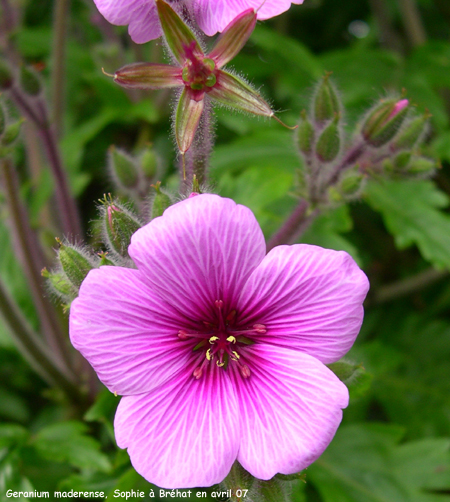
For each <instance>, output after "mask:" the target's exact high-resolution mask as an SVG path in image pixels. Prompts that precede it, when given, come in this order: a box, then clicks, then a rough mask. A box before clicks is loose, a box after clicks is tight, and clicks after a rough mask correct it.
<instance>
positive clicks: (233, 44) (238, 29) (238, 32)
mask: <svg viewBox="0 0 450 502" xmlns="http://www.w3.org/2000/svg"><path fill="white" fill-rule="evenodd" d="M255 26H256V12H255V10H254V9H247V10H246V11H244V12H242V14H240V15H239V16H237V17H236V18H235V19H233V21H231V23H230V24H229V25H228V26H227V27H226V28H225V30H224V31H223V33H222V34H221V35H220V36H219V38H218V39H217V42H216V44H215V45H214V47H213V49H212V51H211V53H210V54H209V55H208V57H210V58H211V59H213V60H214V61H215V62H216V64H217V66H218V67H219V68H221V67H222V66H224V65H226V64H227V63H228V62H229V61H231V60H232V59H233V58H234V57H235V56H236V55H237V54H238V53H239V52H240V51H241V49H242V47H244V45H245V43H246V42H247V40H248V39H249V38H250V35H251V34H252V32H253V30H254V29H255Z"/></svg>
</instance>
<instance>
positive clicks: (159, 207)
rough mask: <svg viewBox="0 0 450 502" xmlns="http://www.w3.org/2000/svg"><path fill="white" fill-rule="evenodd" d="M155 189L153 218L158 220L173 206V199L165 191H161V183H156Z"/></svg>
mask: <svg viewBox="0 0 450 502" xmlns="http://www.w3.org/2000/svg"><path fill="white" fill-rule="evenodd" d="M152 187H153V188H154V189H155V192H156V194H155V198H154V199H153V205H152V218H157V217H158V216H162V214H163V213H164V211H165V210H166V209H167V208H168V207H169V206H171V205H172V203H173V202H172V199H171V198H170V197H169V196H168V195H167V194H166V193H164V192H163V191H161V188H160V187H161V182H160V181H158V183H155V184H154V185H152Z"/></svg>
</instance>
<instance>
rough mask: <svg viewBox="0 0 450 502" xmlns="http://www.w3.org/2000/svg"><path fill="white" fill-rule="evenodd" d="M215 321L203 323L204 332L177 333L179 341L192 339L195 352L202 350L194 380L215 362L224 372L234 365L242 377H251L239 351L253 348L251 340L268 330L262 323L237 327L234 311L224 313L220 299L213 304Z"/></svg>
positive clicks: (185, 331)
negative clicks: (194, 343) (201, 358)
mask: <svg viewBox="0 0 450 502" xmlns="http://www.w3.org/2000/svg"><path fill="white" fill-rule="evenodd" d="M214 307H215V312H216V320H215V321H214V322H209V321H203V322H202V324H203V329H200V330H199V331H197V332H188V331H187V330H183V329H182V330H180V331H179V332H178V338H179V339H180V340H195V341H197V343H196V345H195V346H194V347H193V350H194V351H202V353H203V356H204V359H203V360H202V362H201V364H200V365H199V366H197V368H196V369H195V370H194V373H193V375H194V377H195V378H197V379H198V378H200V377H201V376H202V374H203V370H204V368H205V366H206V365H207V364H208V363H214V362H215V364H216V365H217V366H218V367H219V368H223V369H227V367H228V364H229V363H230V362H233V363H234V364H236V365H237V367H238V368H239V371H240V373H241V375H242V376H243V377H244V378H248V377H249V376H250V369H249V367H248V366H247V365H246V364H245V363H244V362H243V361H242V357H241V356H242V349H243V348H244V347H246V346H249V345H253V344H254V343H255V340H254V339H253V338H254V337H255V336H257V335H261V334H265V333H266V332H267V329H266V327H265V325H264V324H259V323H257V324H253V325H252V326H250V327H247V326H245V327H243V326H240V325H239V322H238V316H237V312H236V310H230V311H229V312H228V313H225V312H224V304H223V301H222V300H216V301H215V302H214Z"/></svg>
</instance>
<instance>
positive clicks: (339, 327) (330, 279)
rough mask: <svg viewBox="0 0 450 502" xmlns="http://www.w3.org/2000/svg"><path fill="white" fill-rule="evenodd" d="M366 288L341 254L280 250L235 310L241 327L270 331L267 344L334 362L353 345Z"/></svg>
mask: <svg viewBox="0 0 450 502" xmlns="http://www.w3.org/2000/svg"><path fill="white" fill-rule="evenodd" d="M368 289H369V282H368V280H367V277H366V276H365V274H364V273H363V272H362V271H361V270H360V269H359V267H358V266H357V265H356V263H355V262H354V260H353V259H352V258H351V257H350V256H349V255H348V254H347V253H345V252H343V251H332V250H329V249H323V248H320V247H317V246H309V245H306V244H297V245H294V246H278V247H276V248H274V249H273V250H272V251H271V252H270V253H269V254H268V255H267V256H266V258H265V259H264V260H263V261H262V262H261V264H260V265H259V266H258V268H257V269H256V270H255V271H254V272H253V274H252V275H251V276H250V277H249V279H248V281H247V283H246V284H245V287H244V288H243V290H242V294H241V297H240V300H239V304H238V305H239V306H238V308H237V310H238V312H241V313H243V316H244V317H243V319H242V323H246V324H249V325H251V324H252V323H261V324H264V325H265V326H266V328H267V334H266V335H263V336H262V339H263V340H264V341H265V342H268V343H274V344H277V345H282V346H285V347H290V348H293V349H297V350H301V351H303V352H306V353H307V354H310V355H312V356H314V357H316V358H317V359H319V361H322V362H323V363H331V362H334V361H337V360H338V359H340V358H341V357H342V356H343V355H344V354H346V353H347V352H348V350H349V349H350V347H351V346H352V345H353V343H354V341H355V338H356V336H357V335H358V333H359V330H360V327H361V324H362V320H363V308H362V303H363V301H364V298H365V296H366V294H367V291H368Z"/></svg>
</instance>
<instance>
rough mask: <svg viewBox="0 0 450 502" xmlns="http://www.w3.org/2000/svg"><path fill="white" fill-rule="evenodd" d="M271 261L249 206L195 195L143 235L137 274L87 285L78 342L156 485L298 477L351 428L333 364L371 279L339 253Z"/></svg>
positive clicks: (141, 467)
mask: <svg viewBox="0 0 450 502" xmlns="http://www.w3.org/2000/svg"><path fill="white" fill-rule="evenodd" d="M265 250H266V246H265V242H264V237H263V234H262V231H261V229H260V227H259V225H258V223H257V221H256V219H255V217H254V215H253V213H252V212H251V211H250V210H249V209H248V208H246V207H244V206H241V205H238V204H236V203H235V202H233V201H232V200H230V199H224V198H221V197H219V196H217V195H209V194H205V195H198V196H194V197H191V198H189V199H186V200H184V201H182V202H179V203H177V204H175V205H173V206H171V207H170V208H169V209H167V210H166V211H165V212H164V214H163V216H161V217H158V218H155V219H154V220H152V221H151V222H150V223H149V224H147V225H146V226H145V227H143V228H141V229H140V230H138V231H137V232H136V233H135V234H134V235H133V237H132V241H131V245H130V247H129V255H130V257H131V258H132V259H133V260H134V263H135V264H136V266H137V269H127V268H122V267H113V266H103V267H101V268H100V269H95V270H93V271H91V272H89V274H88V276H87V278H86V279H85V280H84V282H83V284H82V285H81V289H80V295H79V297H78V298H77V299H76V300H75V301H74V302H73V304H72V307H71V311H70V337H71V341H72V343H73V345H74V346H75V347H76V348H77V349H78V350H79V351H81V353H82V354H83V355H84V356H85V357H86V358H87V360H88V361H89V362H90V364H91V365H92V366H93V368H94V369H95V371H96V372H97V374H98V376H99V378H100V380H101V381H102V382H103V383H104V384H105V385H106V386H107V387H108V389H109V390H110V391H111V392H115V393H117V394H120V395H122V396H123V397H122V399H121V401H120V404H119V406H118V409H117V413H116V417H115V423H114V427H115V434H116V439H117V443H118V445H119V446H120V447H121V448H128V453H129V455H130V458H131V462H132V464H133V466H134V468H135V469H136V470H137V471H138V472H139V473H140V474H141V475H142V476H144V477H145V478H146V479H148V480H149V481H151V482H152V483H155V484H157V485H159V486H161V487H164V488H182V487H183V488H188V487H195V486H209V485H212V484H214V483H217V482H220V481H222V480H223V479H224V478H225V477H226V476H227V474H228V472H229V471H230V468H231V466H232V464H233V463H234V462H235V461H236V460H238V461H239V462H240V464H241V465H242V466H243V467H244V468H245V469H246V470H247V471H249V472H250V473H251V474H252V475H253V476H255V477H256V478H259V479H269V478H271V477H273V476H274V475H275V474H276V473H283V474H291V473H296V472H299V471H301V470H302V469H304V468H305V467H307V466H308V465H309V464H311V463H312V462H313V461H314V460H316V459H317V458H318V457H319V456H320V455H321V454H322V452H323V451H324V449H325V448H326V447H327V445H328V444H329V442H330V441H331V439H332V438H333V436H334V434H335V431H336V429H337V427H338V425H339V423H340V422H341V418H342V409H343V408H345V407H346V406H347V404H348V391H347V388H346V387H345V385H344V384H343V383H342V382H341V381H340V380H339V379H338V378H337V377H336V376H335V375H334V373H333V372H332V371H331V370H329V369H328V368H327V367H326V366H325V364H328V363H332V362H334V361H337V360H338V359H340V358H341V357H342V356H343V355H344V354H345V353H346V352H347V351H348V350H349V349H350V347H351V346H352V344H353V342H354V340H355V338H356V336H357V334H358V332H359V329H360V326H361V323H362V319H363V308H362V302H363V300H364V298H365V296H366V293H367V290H368V281H367V278H366V276H365V275H364V273H363V272H362V271H361V270H360V269H359V268H358V266H357V265H356V264H355V262H354V261H353V259H352V258H351V257H350V256H349V255H348V254H346V253H345V252H342V251H339V252H338V251H331V250H327V249H322V248H320V247H316V246H310V245H304V244H297V245H293V246H279V247H276V248H274V249H273V250H272V251H270V252H269V253H268V254H267V255H265Z"/></svg>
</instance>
